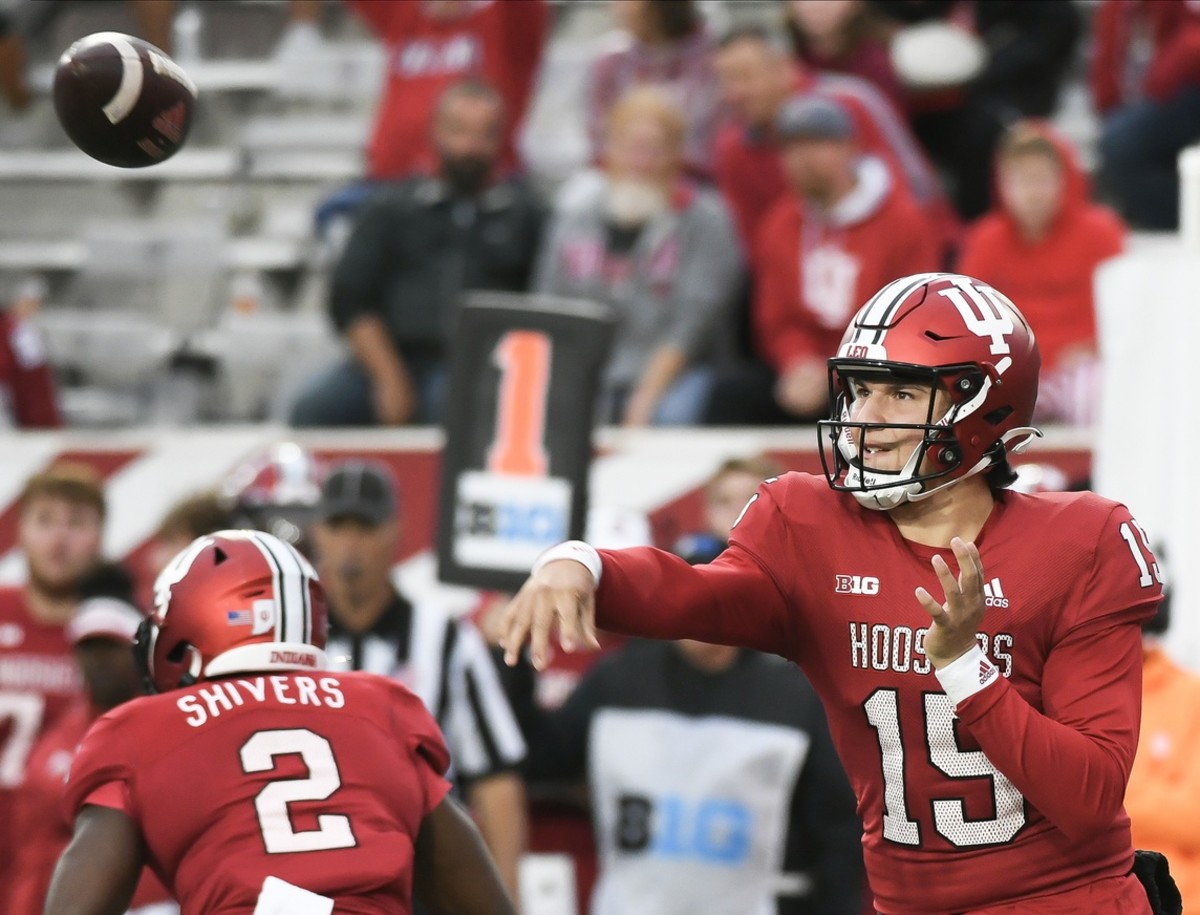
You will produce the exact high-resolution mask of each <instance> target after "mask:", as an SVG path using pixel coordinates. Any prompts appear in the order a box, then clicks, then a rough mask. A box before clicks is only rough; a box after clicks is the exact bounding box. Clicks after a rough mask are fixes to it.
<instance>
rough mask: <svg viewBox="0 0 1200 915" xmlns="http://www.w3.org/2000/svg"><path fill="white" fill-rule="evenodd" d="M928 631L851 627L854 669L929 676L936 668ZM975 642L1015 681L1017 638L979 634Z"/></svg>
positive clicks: (867, 625)
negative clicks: (930, 654)
mask: <svg viewBox="0 0 1200 915" xmlns="http://www.w3.org/2000/svg"><path fill="white" fill-rule="evenodd" d="M928 632H929V630H928V629H927V628H923V629H913V628H912V627H910V626H890V625H888V624H887V623H863V622H858V621H852V622H851V623H850V666H851V667H854V668H857V669H859V670H877V671H885V670H886V671H893V672H895V673H898V674H906V673H909V672H910V671H911V672H913V673H917V674H921V675H922V676H924V675H926V674H929V673H931V672H932V670H933V665H932V664H930V663H929V658H928V657H927V656H926V654H925V636H926V634H927V633H928ZM975 640H976V641H977V642H978V643H979V647H980V648H981V649H982V650H983V653H984V654H985V655H987V656H988V657H989V658H991V659H992V663H994V664H995V665H996V667H997V668H998V669H999V670H1000V673H1001V674H1002V675H1003V676H1005V677H1012V668H1013V637H1012V634H1011V633H1008V632H997V633H996V634H994V635H990V634H988V633H986V632H977V633H975Z"/></svg>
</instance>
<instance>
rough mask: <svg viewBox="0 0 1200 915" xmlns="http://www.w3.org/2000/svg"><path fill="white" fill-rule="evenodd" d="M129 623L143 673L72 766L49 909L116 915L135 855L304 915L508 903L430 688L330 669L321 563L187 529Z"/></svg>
mask: <svg viewBox="0 0 1200 915" xmlns="http://www.w3.org/2000/svg"><path fill="white" fill-rule="evenodd" d="M155 602H156V608H155V611H154V613H153V614H152V615H151V616H150V617H149V618H147V620H146V622H145V623H143V625H142V627H141V629H140V630H139V633H138V647H137V652H138V656H139V658H140V660H141V663H142V665H143V671H144V674H145V677H146V680H147V686H148V688H150V689H152V690H153V691H155V692H157V693H158V695H152V696H149V697H145V698H142V699H137V700H134V701H133V702H130V703H127V704H126V705H123V706H121V707H119V708H117V709H115V710H114V711H112V712H109V713H108V714H106V715H105V716H104V717H102V718H101V719H100V720H99V721H97V723H96V724H95V725H94V726H93V728H92V729H91V730H90V731H89V732H88V735H87V736H86V737H85V738H84V741H83V744H82V745H81V746H80V748H79V752H78V755H77V756H76V757H75V760H74V762H73V763H72V765H71V772H70V775H69V777H68V781H67V796H68V801H69V803H70V805H71V807H72V809H74V810H75V811H77V813H76V818H75V834H74V837H73V838H72V840H71V844H70V846H69V847H68V848H67V850H66V852H64V854H63V857H62V859H61V860H60V862H59V865H58V868H57V869H56V871H55V874H54V880H53V883H52V885H51V887H50V892H49V895H48V897H47V900H46V908H45V915H108V913H112V912H123V911H125V908H126V907H127V905H128V901H129V897H130V894H131V893H132V892H133V888H134V884H135V883H136V881H137V876H138V873H139V871H140V869H141V867H142V865H143V863H148V864H149V865H150V867H151V868H152V869H153V870H154V871H155V873H157V874H158V875H159V876H160V877H161V878H162V880H163V882H164V883H165V884H166V885H167V887H168V888H169V889H170V890H171V891H172V892H173V893H174V895H175V897H176V898H177V899H178V900H179V901H180V904H181V906H182V909H183V912H185V913H188V915H191V913H197V915H198V913H201V912H203V913H204V915H220V913H238V915H244V913H250V912H260V913H262V912H270V913H277V912H278V913H282V912H287V913H293V915H318V913H319V915H329V913H330V912H332V911H334V910H335V908H336V911H337V912H338V913H353V915H375V913H378V915H382V913H409V912H411V911H412V908H411V907H412V897H413V894H414V892H415V893H416V895H417V896H419V897H420V898H421V900H422V901H423V902H425V903H427V904H428V905H429V906H430V907H431V908H433V909H434V910H435V911H452V912H456V913H459V912H461V913H465V915H496V913H500V915H505V913H512V912H513V907H512V904H511V902H510V901H509V899H508V897H507V895H506V894H505V891H504V889H503V887H502V886H501V883H500V878H499V876H498V875H497V873H496V870H495V866H494V865H493V864H492V862H491V860H490V858H488V856H487V852H486V851H485V849H484V847H483V844H482V841H481V840H480V838H479V834H478V832H477V831H476V830H475V828H474V826H473V825H472V824H471V822H470V820H469V819H467V818H466V816H465V815H464V814H463V813H461V812H460V811H459V809H458V808H457V807H456V806H455V805H454V803H453V801H451V800H449V799H448V798H447V797H446V794H447V792H448V791H449V784H448V783H447V781H446V780H445V778H444V773H445V770H446V767H447V765H448V763H449V759H448V755H447V752H446V748H445V745H444V744H443V742H442V737H441V734H440V733H439V732H438V730H437V727H436V726H435V725H434V723H433V719H432V718H430V716H429V714H428V713H427V712H426V711H425V709H424V707H423V706H422V705H421V702H420V700H419V699H417V698H416V696H414V695H413V694H412V693H410V692H409V691H408V690H407V689H405V688H404V687H403V686H400V685H399V684H398V683H395V682H394V681H392V680H387V679H385V678H383V677H376V676H372V675H370V674H356V673H346V674H336V675H335V674H331V673H329V672H327V671H326V670H325V669H324V667H325V652H324V645H325V632H326V613H325V599H324V594H323V592H322V590H321V586H320V583H319V582H318V581H317V577H316V573H315V572H314V571H313V569H312V567H311V566H310V565H309V564H308V562H307V561H306V560H305V559H304V558H303V557H301V556H300V554H299V553H297V552H296V551H295V549H293V548H292V547H291V546H289V545H288V544H286V543H284V542H283V541H281V540H279V539H278V538H276V537H273V536H271V535H270V534H263V533H259V532H256V531H222V532H219V533H216V534H212V535H209V536H205V537H200V538H198V539H197V540H196V541H194V542H193V543H192V544H191V545H190V546H189V547H188V548H187V549H185V550H184V551H183V552H181V553H180V554H179V555H178V556H177V557H176V558H175V559H174V560H172V562H171V564H170V565H168V566H167V568H166V569H164V570H163V572H162V574H161V575H160V576H159V578H158V581H157V582H156V583H155Z"/></svg>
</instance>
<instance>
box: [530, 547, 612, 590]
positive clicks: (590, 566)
mask: <svg viewBox="0 0 1200 915" xmlns="http://www.w3.org/2000/svg"><path fill="white" fill-rule="evenodd" d="M556 559H574V560H575V561H576V562H578V563H581V564H582V565H584V566H586V567H587V570H588V571H589V572H591V573H592V578H594V579H595V580H596V584H600V572H601V569H602V568H603V565H602V564H601V562H600V554H599V553H597V552H596V549H595V547H593V546H591V545H589V544H587V543H584V542H583V541H582V540H567V541H564V542H563V543H559V544H557V545H555V546H552V547H550V549H548V550H546V552H544V553H542V555H541V556H539V557H538V558H537V559H535V560H534V561H533V568H532V569H530V570H529V574H530V575H536V574H537V573H538V572H540V571H541V569H542V567H543V566H544V565H546V564H547V563H550V562H554V560H556Z"/></svg>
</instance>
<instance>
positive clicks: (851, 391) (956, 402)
mask: <svg viewBox="0 0 1200 915" xmlns="http://www.w3.org/2000/svg"><path fill="white" fill-rule="evenodd" d="M863 381H869V382H876V383H884V384H913V385H919V386H922V387H924V388H925V389H926V390H928V392H929V393H928V403H927V405H926V408H925V414H924V418H923V421H921V422H910V423H893V422H889V423H880V422H864V421H860V420H855V419H853V418H852V417H853V415H854V404H855V401H856V399H857V394H856V390H855V389H856V387H857V384H858V383H859V382H863ZM989 384H990V380H989V379H988V378H987V377H986V376H985V375H984V373H983V372H982V371H981V370H980V368H979V367H978V366H976V365H973V364H967V365H950V366H938V367H936V368H930V367H926V366H919V365H906V364H898V363H888V362H868V361H862V360H853V359H831V360H829V397H830V404H831V417H830V419H827V420H821V421H820V422H819V423H818V425H819V426H820V427H821V440H822V447H821V463H822V466H823V468H824V470H825V478H826V480H827V481H828V482H829V485H830V487H832V488H833V489H836V490H839V491H843V492H850V493H852V494H853V495H854V497H855V498H856V499H857V500H858V501H859V503H860V504H861V505H863V506H864V507H866V508H871V509H877V510H887V509H891V508H895V507H896V506H897V505H900V504H901V503H903V502H915V501H919V500H921V499H924V498H928V497H929V496H930V495H932V494H933V493H934V492H937V491H938V490H940V489H943V488H944V487H946V486H949V485H951V484H952V483H954V482H957V481H958V480H960V479H962V478H964V477H965V476H969V475H971V474H973V473H978V472H979V471H981V470H985V469H986V468H987V467H989V466H991V465H992V464H993V463H994V462H995V461H996V460H998V458H999V454H996V455H993V454H990V453H989V456H987V457H986V458H985V459H984V460H982V461H980V462H979V464H978V465H976V466H975V467H973V468H964V467H963V447H962V444H961V443H960V442H959V441H958V438H957V436H956V433H955V423H956V422H958V420H960V419H962V418H964V417H966V416H968V415H970V414H971V413H973V412H974V411H975V410H977V409H978V408H979V406H980V405H981V404H982V403H983V401H984V397H985V395H986V391H987V388H988V386H989ZM939 392H945V394H947V395H948V398H947V399H946V400H945V403H946V406H945V407H944V408H941V409H939V406H938V393H939ZM903 430H917V431H919V432H921V437H920V439H919V440H918V441H917V442H916V446H915V447H914V448H913V451H912V454H911V455H909V457H908V458H907V459H906V460H905V462H904V465H903V466H902V467H900V468H899V469H895V470H882V469H878V468H875V467H871V466H869V465H868V464H867V463H866V461H865V459H864V457H865V449H864V447H863V443H864V442H865V441H867V440H868V439H869V438H870V437H871V436H872V434H878V433H880V432H882V433H884V434H885V435H886V434H892V433H895V432H897V431H903ZM826 440H828V444H829V446H830V447H828V448H827V447H826ZM1002 453H1003V449H1002V448H1001V449H1000V454H1002ZM938 481H940V483H939V482H938ZM930 484H937V485H932V486H931V485H930Z"/></svg>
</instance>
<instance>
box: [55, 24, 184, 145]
mask: <svg viewBox="0 0 1200 915" xmlns="http://www.w3.org/2000/svg"><path fill="white" fill-rule="evenodd" d="M195 104H196V86H195V84H193V83H192V81H191V79H190V78H189V77H188V75H187V74H186V73H184V72H183V69H182V68H181V67H180V66H179V65H178V64H177V63H175V61H173V60H171V58H170V57H168V56H167V55H166V54H164V53H163V52H162V51H160V50H159V49H158V48H156V47H154V45H152V44H149V43H148V42H145V41H142V39H140V38H134V37H133V36H132V35H123V34H121V33H120V32H97V33H95V34H94V35H88V36H87V37H86V38H81V39H79V41H77V42H75V43H74V44H73V45H71V47H69V48H68V49H67V51H66V53H65V54H63V56H62V57H61V58H59V61H58V68H57V69H56V70H55V73H54V110H55V111H56V112H57V113H58V120H59V123H61V124H62V126H63V130H65V131H66V132H67V136H68V137H70V138H71V141H72V142H73V143H74V144H75V145H76V146H78V147H79V148H80V149H82V150H83V151H84V152H85V153H87V154H88V155H89V156H91V157H92V158H93V159H99V160H100V161H101V162H105V163H107V164H109V165H117V166H120V167H121V168H144V167H145V166H147V165H155V164H157V163H159V162H164V161H166V160H167V159H169V158H171V156H173V155H174V154H175V153H176V152H177V151H178V150H179V148H180V147H181V146H182V145H183V142H184V140H186V139H187V135H188V129H189V128H190V127H191V125H192V111H193V109H194V107H195Z"/></svg>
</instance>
